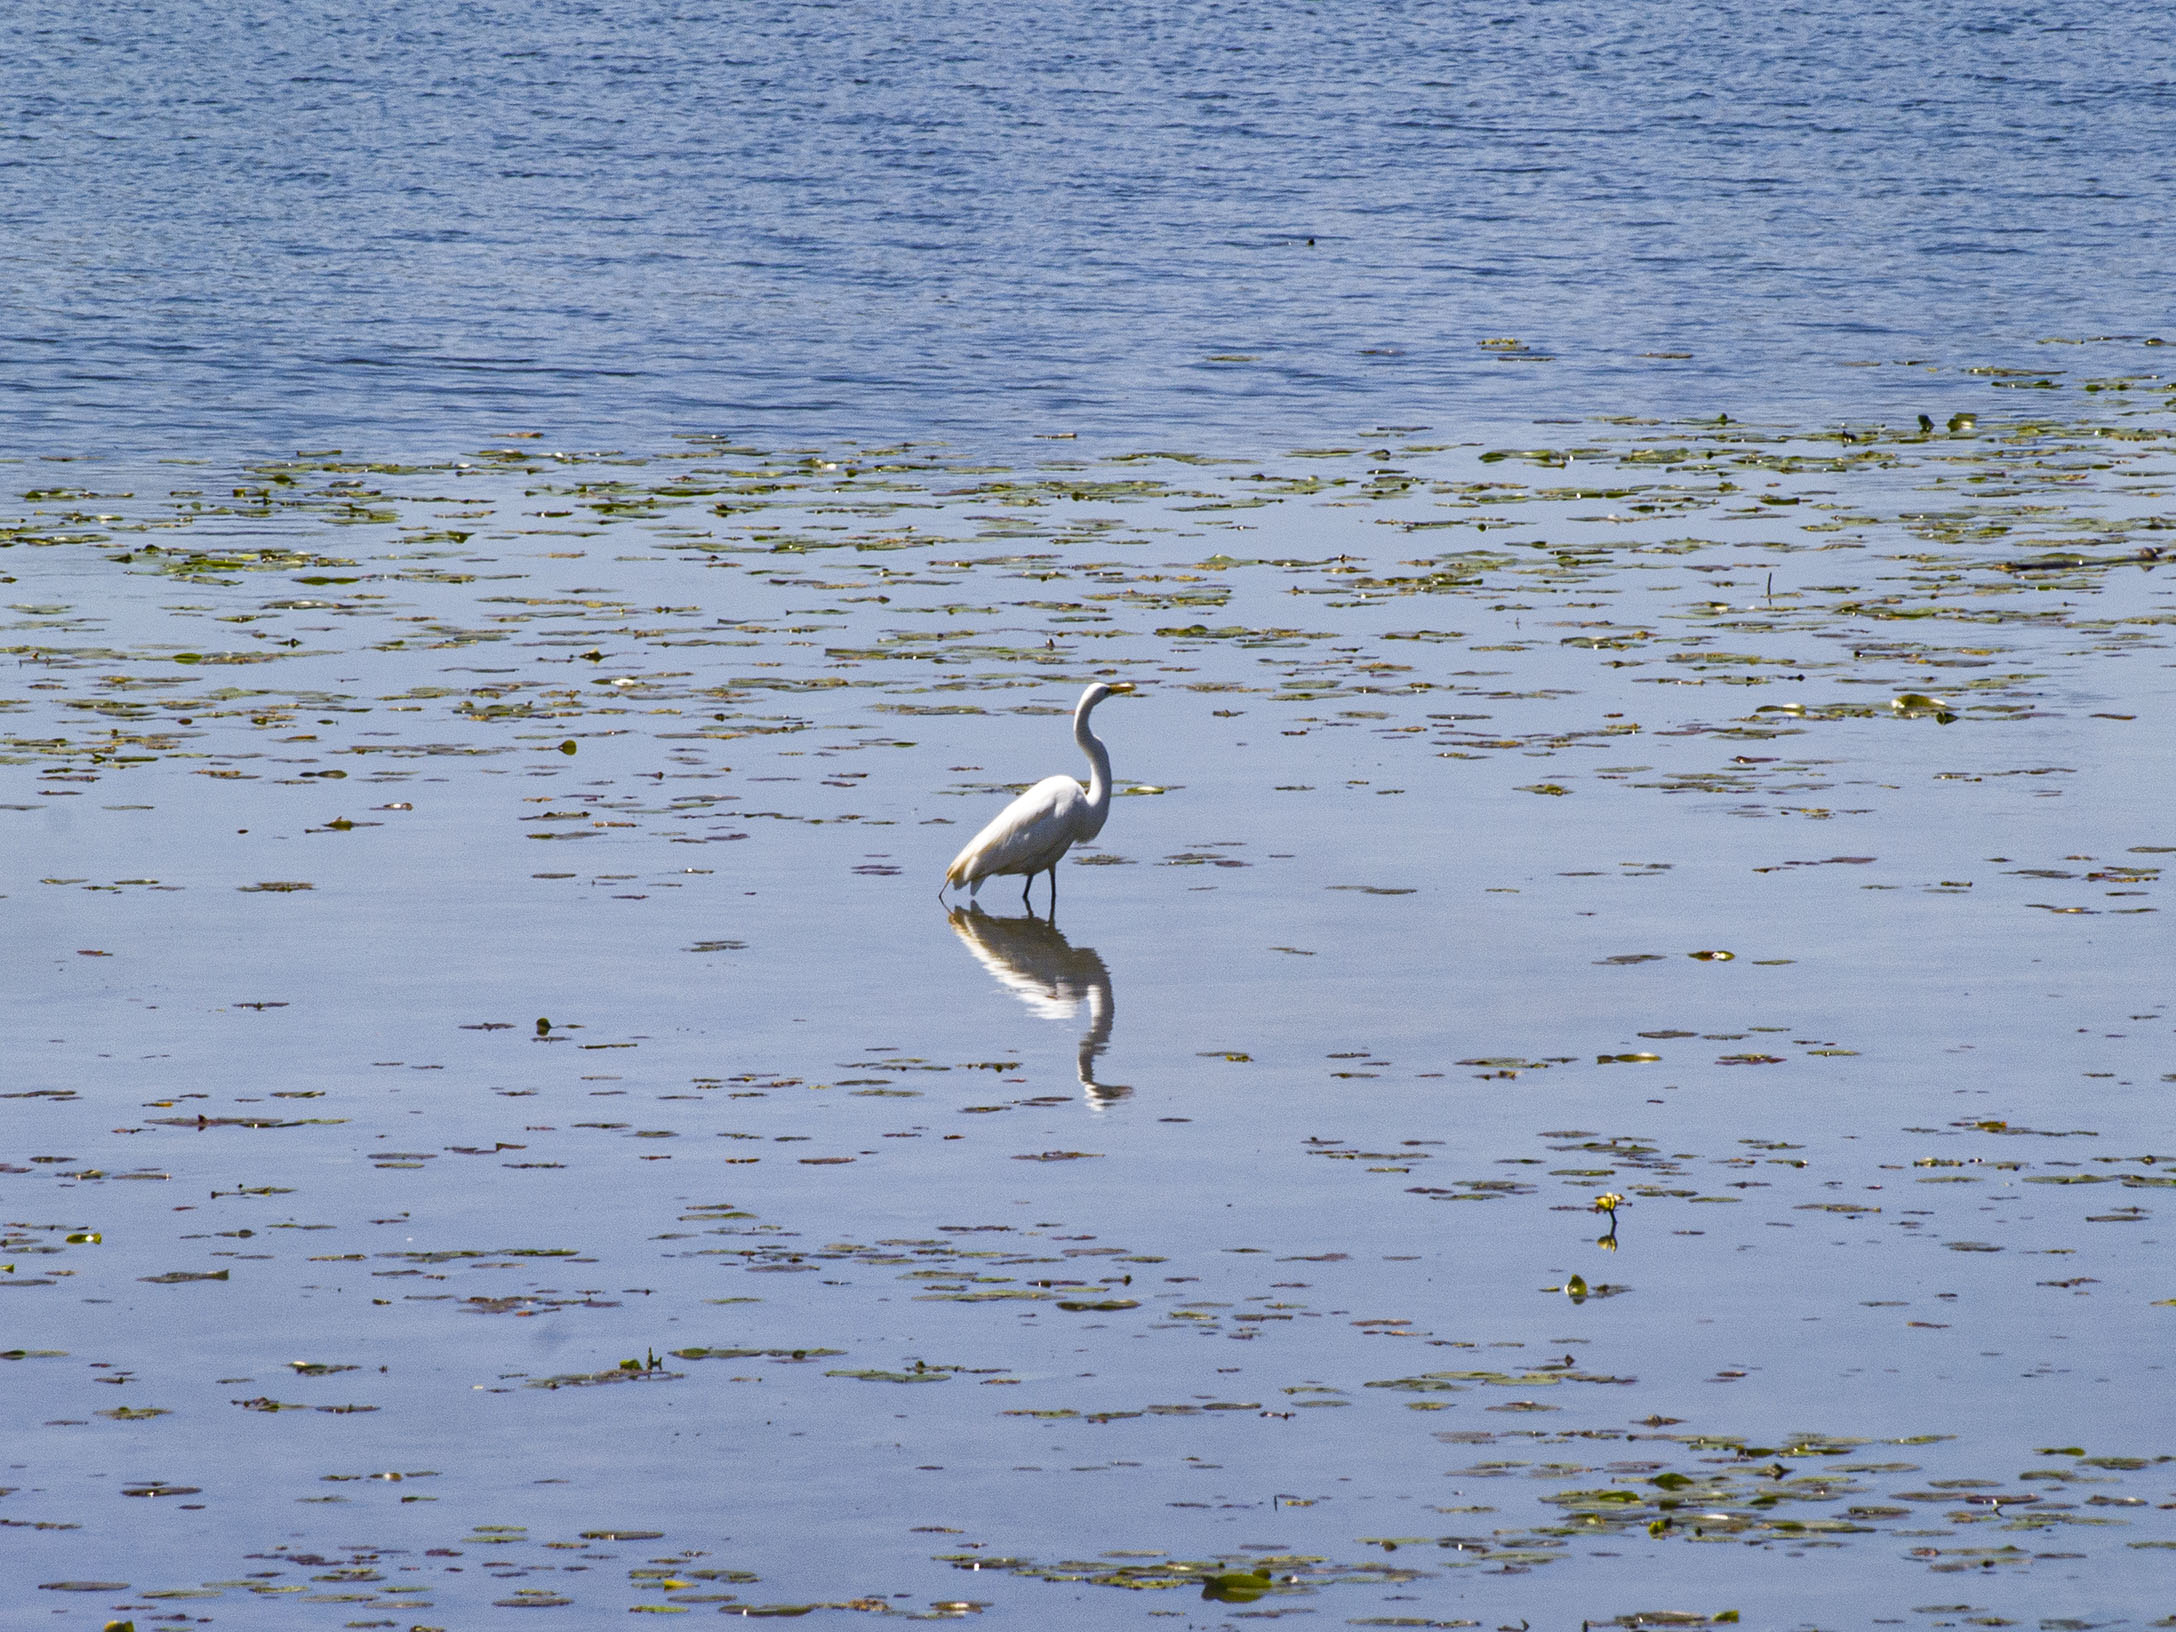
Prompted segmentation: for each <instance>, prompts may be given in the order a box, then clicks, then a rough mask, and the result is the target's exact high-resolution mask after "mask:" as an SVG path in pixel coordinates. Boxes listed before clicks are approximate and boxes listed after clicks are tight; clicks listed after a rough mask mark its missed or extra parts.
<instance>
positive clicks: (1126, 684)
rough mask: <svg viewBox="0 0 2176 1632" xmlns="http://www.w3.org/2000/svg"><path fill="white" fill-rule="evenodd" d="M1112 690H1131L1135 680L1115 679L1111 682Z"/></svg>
mask: <svg viewBox="0 0 2176 1632" xmlns="http://www.w3.org/2000/svg"><path fill="white" fill-rule="evenodd" d="M1111 690H1113V691H1131V690H1133V682H1132V681H1131V680H1113V681H1112V682H1111Z"/></svg>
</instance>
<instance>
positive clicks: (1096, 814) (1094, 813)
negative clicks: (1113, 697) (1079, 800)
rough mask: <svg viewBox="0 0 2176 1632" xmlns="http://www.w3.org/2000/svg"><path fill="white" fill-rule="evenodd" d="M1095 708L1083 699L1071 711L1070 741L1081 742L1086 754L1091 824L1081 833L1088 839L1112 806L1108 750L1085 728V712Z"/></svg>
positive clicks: (1086, 717) (1081, 749) (1100, 827)
mask: <svg viewBox="0 0 2176 1632" xmlns="http://www.w3.org/2000/svg"><path fill="white" fill-rule="evenodd" d="M1100 700H1101V699H1098V701H1100ZM1094 707H1095V704H1094V703H1089V702H1084V703H1082V704H1081V705H1080V706H1079V707H1078V708H1076V709H1074V710H1073V740H1074V741H1075V742H1077V743H1079V744H1080V751H1081V752H1082V753H1084V754H1086V755H1087V756H1088V808H1089V811H1090V817H1089V820H1090V821H1091V822H1092V823H1093V824H1094V825H1093V826H1092V827H1090V828H1089V830H1088V831H1087V832H1086V833H1084V834H1082V835H1081V836H1082V837H1083V838H1090V839H1092V838H1094V837H1095V836H1096V834H1097V833H1098V832H1100V831H1101V830H1102V827H1103V818H1104V815H1105V813H1106V812H1108V811H1109V809H1110V808H1111V755H1110V750H1109V749H1107V748H1105V747H1104V746H1103V740H1102V739H1101V738H1100V737H1098V736H1097V735H1096V734H1095V733H1094V732H1093V731H1091V730H1089V729H1088V714H1089V711H1090V710H1091V709H1093V708H1094Z"/></svg>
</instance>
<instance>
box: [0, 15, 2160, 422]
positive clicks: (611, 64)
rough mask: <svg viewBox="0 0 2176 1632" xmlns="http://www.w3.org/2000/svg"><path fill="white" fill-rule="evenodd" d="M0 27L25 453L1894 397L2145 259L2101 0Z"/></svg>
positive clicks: (2152, 175) (2148, 242)
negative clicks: (1512, 348) (6, 46)
mask: <svg viewBox="0 0 2176 1632" xmlns="http://www.w3.org/2000/svg"><path fill="white" fill-rule="evenodd" d="M10 44H11V49H10V50H9V51H8V52H6V53H5V60H4V61H0V102H4V105H5V106H6V107H7V108H8V110H9V118H8V120H7V122H6V140H5V142H4V143H0V411H4V412H5V414H6V416H7V420H8V423H9V426H10V435H9V439H8V440H9V442H10V443H11V444H12V445H13V447H14V448H16V449H17V450H30V449H35V450H37V451H41V452H61V453H82V452H86V451H91V450H107V451H120V452H134V453H141V452H145V451H151V452H157V453H177V454H182V455H186V456H190V457H203V456H206V455H214V456H216V455H219V454H224V453H229V452H234V451H241V452H251V453H261V454H272V455H285V454H288V453H291V452H293V451H294V449H295V448H297V447H316V446H341V447H346V448H348V449H349V450H350V451H351V452H352V451H355V450H356V449H358V448H360V449H362V450H364V451H366V452H370V453H373V454H380V455H383V454H401V455H405V456H411V457H437V456H444V455H447V454H449V453H453V452H456V451H462V450H466V449H468V448H470V447H472V446H473V445H475V442H476V441H477V440H479V439H481V438H483V437H486V436H491V435H495V434H499V433H501V432H503V431H505V430H508V429H523V428H538V429H543V430H546V431H548V432H550V433H551V435H552V436H554V437H555V438H563V439H568V440H571V441H573V442H574V443H576V444H577V445H581V446H589V447H597V446H621V445H632V446H635V447H651V446H654V445H655V444H656V443H657V441H658V440H659V438H661V437H663V436H666V435H669V434H670V433H672V432H675V431H702V432H724V433H730V434H752V433H761V434H762V435H764V436H765V437H767V438H775V437H776V436H778V435H780V434H791V435H798V436H804V437H814V438H817V439H819V440H823V439H830V438H835V437H839V436H844V435H876V436H883V437H894V436H911V437H915V438H928V437H931V436H941V437H944V438H947V439H950V440H952V441H953V442H955V443H958V444H960V445H962V446H966V447H971V448H974V449H977V450H980V451H1007V452H1009V453H1011V454H1015V455H1016V454H1017V453H1018V452H1020V451H1021V449H1022V448H1023V446H1025V445H1027V444H1026V443H1025V437H1026V436H1027V435H1028V434H1030V433H1033V432H1062V431H1074V432H1078V433H1080V434H1081V435H1082V436H1083V437H1084V438H1087V439H1089V440H1090V441H1091V442H1092V443H1097V442H1104V441H1110V442H1112V443H1114V444H1123V445H1127V446H1136V447H1137V446H1143V445H1146V446H1151V447H1164V446H1177V447H1182V448H1195V447H1204V446H1210V447H1217V448H1233V447H1236V448H1239V449H1241V450H1242V451H1249V452H1251V451H1256V450H1262V449H1268V448H1276V447H1281V446H1286V445H1303V446H1304V445H1307V444H1311V443H1313V442H1316V441H1320V440H1322V439H1324V438H1329V437H1339V436H1345V435H1350V434H1358V433H1361V432H1363V431H1365V430H1366V429H1368V428H1369V427H1372V426H1374V425H1376V424H1379V423H1387V424H1401V423H1406V422H1409V421H1417V422H1422V423H1430V424H1437V425H1439V426H1442V425H1446V424H1456V425H1464V426H1468V427H1471V426H1472V425H1473V424H1475V423H1478V422H1484V421H1495V422H1517V421H1522V420H1524V419H1527V418H1530V417H1532V416H1533V415H1535V414H1572V415H1577V416H1584V415H1589V414H1596V413H1610V412H1688V413H1703V412H1704V413H1708V414H1714V413H1718V412H1727V413H1731V414H1734V415H1740V416H1746V415H1751V416H1761V415H1776V414H1784V413H1788V414H1790V415H1792V416H1794V417H1796V418H1798V419H1801V420H1805V421H1808V422H1813V423H1821V422H1826V421H1829V420H1833V419H1836V418H1841V417H1866V416H1875V417H1881V416H1886V417H1889V418H1891V419H1896V418H1897V417H1899V416H1901V417H1902V419H1903V420H1904V421H1905V422H1907V423H1908V422H1909V421H1910V418H1911V415H1912V414H1914V413H1916V412H1919V411H1922V410H1935V409H1939V410H1940V413H1941V414H1943V415H1946V414H1947V413H1948V412H1950V411H1952V410H1953V409H1954V408H1955V407H1957V406H1958V405H1959V402H1958V401H1957V400H1953V399H1964V405H1965V406H1970V407H1974V408H1977V407H1980V406H1981V403H1980V400H1979V399H1980V398H1982V397H1984V396H1985V395H1986V382H1985V381H1984V380H1983V379H1975V378H1973V377H1972V376H1969V375H1966V374H1963V373H1961V372H1960V371H1961V370H1963V369H1966V368H1968V367H1971V366H1974V365H1992V366H2001V367H2024V368H2029V369H2033V370H2036V371H2046V370H2050V369H2061V368H2066V367H2069V366H2070V365H2071V364H2072V363H2074V361H2075V359H2074V357H2073V355H2072V354H2071V353H2069V352H2068V351H2059V352H2051V351H2050V350H2049V349H2048V348H2047V347H2045V346H2044V345H2043V344H2042V342H2044V341H2047V340H2050V339H2056V338H2071V339H2075V338H2080V337H2083V336H2086V335H2093V334H2105V333H2115V334H2133V335H2139V334H2152V333H2155V332H2157V331H2158V330H2162V329H2166V328H2168V327H2169V326H2170V303H2171V298H2172V294H2176V241H2172V233H2176V228H2172V226H2171V221H2170V215H2169V211H2168V209H2167V202H2168V199H2169V196H2170V190H2171V181H2172V167H2176V157H2172V155H2176V74H2172V72H2171V67H2172V63H2176V15H2172V14H2171V13H2170V11H2169V9H2168V8H2167V7H2165V6H2158V5H2152V4H2145V3H2140V0H2128V3H2126V0H2118V3H2116V4H2106V5H2093V6H2087V5H2081V4H2074V3H2060V0H2058V3H2054V4H2048V5H2038V6H2029V5H1996V6H1987V5H1961V4H1940V5H1931V6H1921V7H1912V8H1904V9H1902V10H1899V9H1898V8H1884V7H1875V6H1869V5H1865V4H1863V3H1858V0H1846V3H1835V0H1831V3H1822V4H1813V5H1806V6H1798V7H1773V6H1755V5H1743V4H1729V3H1726V4H1706V5H1698V4H1686V3H1681V0H1665V3H1660V4H1643V5H1628V4H1606V5H1599V6H1571V5H1565V4H1561V3H1557V4H1548V3H1531V0H1527V3H1512V0H1505V3H1504V4H1502V5H1498V6H1486V7H1454V6H1447V5H1410V4H1390V5H1379V6H1358V5H1326V6H1307V7H1290V8H1277V7H1241V6H1231V5H1211V6H1199V7H1193V8H1185V9H1182V10H1179V11H1174V10H1172V9H1171V8H1154V7H1144V6H1134V5H1113V4H1087V5H1083V6H1079V7H1075V8H1055V9H1052V8H1044V9H1041V10H1038V11H1035V12H1033V13H1032V14H1024V13H1022V12H1021V11H1020V10H1019V9H1018V8H1014V7H1004V6H997V5H988V4H946V3H939V4H929V5H919V6H912V7H907V6H837V5H778V4H766V3H757V4H751V5H743V6H735V7H731V8H722V9H720V8H713V9H711V10H709V11H707V12H706V11H703V10H701V9H699V8H691V7H686V6H676V5H669V4H639V3H627V0H607V3H602V4H574V3H565V0H551V3H546V4H543V5H534V6H522V7H519V8H509V7H505V6H499V5H473V6H461V7H455V6H450V5H426V4H413V3H396V4H390V5H383V6H376V7H370V8H356V7H352V6H334V5H326V4H322V3H312V0H304V3H299V4H293V5H281V6H272V5H245V6H232V5H226V6H209V5H202V4H181V5H146V4H127V3H122V4H113V5H101V6H95V7H94V6H88V5H82V4H52V3H49V0H24V3H23V4H21V5H19V6H17V7H15V8H13V9H12V10H11V13H10ZM1505 339H1516V340H1519V341H1521V342H1523V343H1524V350H1522V351H1519V352H1516V353H1511V354H1510V355H1508V356H1507V355H1506V353H1505V351H1504V350H1503V349H1502V348H1489V347H1486V346H1484V345H1483V344H1482V342H1484V341H1489V340H1505ZM1679 354H1682V355H1679ZM1867 365H1880V366H1878V367H1869V366H1867ZM1899 365H1912V366H1908V367H1904V366H1899Z"/></svg>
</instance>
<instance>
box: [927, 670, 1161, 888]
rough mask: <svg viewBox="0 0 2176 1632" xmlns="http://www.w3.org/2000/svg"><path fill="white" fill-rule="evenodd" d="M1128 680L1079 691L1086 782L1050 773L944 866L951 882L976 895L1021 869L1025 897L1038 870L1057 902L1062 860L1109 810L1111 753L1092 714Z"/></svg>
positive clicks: (1096, 829) (1077, 729) (1078, 733)
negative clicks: (986, 883) (989, 881)
mask: <svg viewBox="0 0 2176 1632" xmlns="http://www.w3.org/2000/svg"><path fill="white" fill-rule="evenodd" d="M1131 690H1133V687H1132V686H1131V685H1130V684H1128V683H1127V682H1125V681H1119V682H1117V683H1115V684H1112V685H1103V684H1100V683H1098V684H1096V685H1093V686H1090V687H1089V688H1088V689H1087V690H1086V691H1084V692H1082V693H1081V694H1080V701H1079V702H1078V703H1077V704H1075V705H1074V708H1073V740H1074V741H1075V742H1076V743H1078V744H1079V745H1080V751H1081V752H1082V753H1084V754H1086V755H1087V756H1088V785H1087V786H1086V787H1085V788H1084V787H1082V786H1081V785H1080V784H1079V783H1078V782H1076V781H1074V780H1073V779H1072V778H1071V777H1070V776H1046V777H1044V778H1043V780H1042V781H1040V782H1038V783H1036V784H1035V786H1033V787H1032V788H1030V789H1028V790H1027V792H1025V793H1023V794H1021V795H1020V796H1019V797H1018V798H1017V799H1015V800H1013V802H1012V803H1011V804H1009V805H1007V806H1006V807H1005V808H1004V809H1003V810H1001V811H999V812H998V813H997V815H996V816H995V817H994V818H993V819H992V820H991V822H990V825H989V826H987V827H985V828H984V829H983V830H982V831H981V832H980V833H977V834H976V835H975V836H974V837H973V838H972V839H970V840H969V841H968V843H967V848H966V849H964V850H962V851H961V852H960V853H959V854H958V855H957V856H955V857H953V858H952V865H951V866H950V867H948V868H946V869H945V875H944V878H945V883H946V884H947V885H957V884H964V885H966V886H967V893H968V894H969V896H973V895H974V894H975V893H976V892H977V891H979V890H980V889H981V888H982V881H983V880H984V879H986V878H989V877H992V876H994V875H997V874H1001V873H1002V874H1022V875H1025V876H1026V879H1027V883H1026V884H1025V885H1023V886H1022V887H1021V891H1020V898H1021V899H1022V900H1023V901H1025V900H1026V899H1027V892H1028V890H1029V889H1031V888H1033V886H1034V883H1035V875H1036V874H1037V873H1048V874H1050V897H1051V903H1052V905H1053V906H1055V905H1056V903H1057V897H1058V863H1059V862H1060V861H1062V860H1063V859H1064V858H1065V853H1066V852H1067V851H1068V850H1070V849H1072V848H1073V846H1074V845H1076V844H1082V843H1085V842H1086V841H1087V840H1089V839H1092V838H1094V837H1095V836H1096V835H1097V834H1098V833H1100V832H1102V831H1103V820H1104V818H1105V817H1106V816H1108V815H1109V814H1110V811H1111V756H1110V753H1109V751H1108V750H1107V749H1106V748H1105V747H1104V746H1103V744H1102V742H1101V740H1100V739H1098V738H1097V736H1096V734H1095V733H1094V732H1093V731H1091V730H1089V729H1088V715H1089V713H1090V712H1091V711H1092V710H1093V709H1094V708H1095V706H1096V704H1098V703H1100V702H1102V701H1103V699H1104V698H1106V697H1109V696H1111V695H1112V694H1113V693H1116V692H1125V691H1131Z"/></svg>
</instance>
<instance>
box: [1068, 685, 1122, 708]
mask: <svg viewBox="0 0 2176 1632" xmlns="http://www.w3.org/2000/svg"><path fill="white" fill-rule="evenodd" d="M1131 690H1133V682H1132V681H1131V680H1098V681H1096V682H1095V683H1094V684H1093V685H1091V686H1090V687H1089V688H1088V689H1087V690H1086V691H1084V692H1082V693H1081V694H1080V701H1079V702H1078V703H1077V704H1075V705H1074V712H1075V713H1076V714H1086V713H1087V712H1088V710H1090V709H1091V708H1093V707H1095V706H1096V704H1098V703H1100V702H1102V701H1103V699H1104V698H1106V697H1115V696H1117V695H1118V694H1119V693H1120V692H1127V691H1131Z"/></svg>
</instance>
